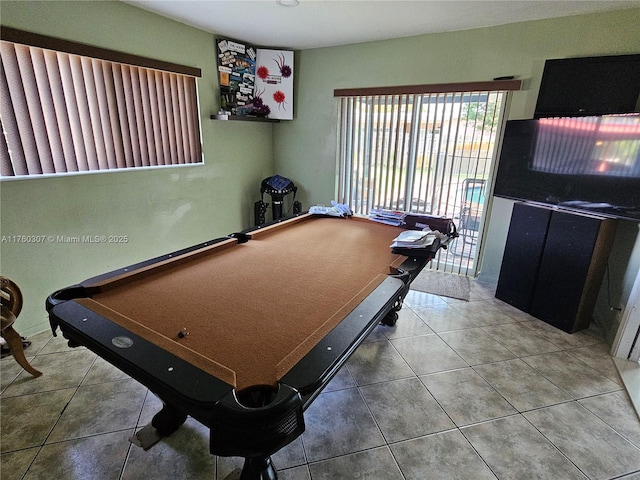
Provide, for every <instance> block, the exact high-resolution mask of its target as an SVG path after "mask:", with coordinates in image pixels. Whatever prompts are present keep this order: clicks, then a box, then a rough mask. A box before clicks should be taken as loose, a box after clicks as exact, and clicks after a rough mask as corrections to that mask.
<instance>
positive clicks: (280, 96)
mask: <svg viewBox="0 0 640 480" xmlns="http://www.w3.org/2000/svg"><path fill="white" fill-rule="evenodd" d="M273 99H274V100H275V101H276V103H277V104H278V108H280V107H282V108H284V106H283V105H284V104H285V103H287V102H285V99H286V96H285V94H284V92H282V91H281V90H276V92H275V93H274V94H273Z"/></svg>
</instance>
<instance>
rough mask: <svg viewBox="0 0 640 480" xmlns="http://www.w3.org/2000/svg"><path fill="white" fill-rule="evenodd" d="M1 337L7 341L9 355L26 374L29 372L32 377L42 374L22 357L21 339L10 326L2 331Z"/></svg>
mask: <svg viewBox="0 0 640 480" xmlns="http://www.w3.org/2000/svg"><path fill="white" fill-rule="evenodd" d="M2 336H3V337H4V339H5V340H6V341H7V345H9V348H10V349H11V353H12V354H13V358H15V359H16V362H18V364H19V365H20V366H21V367H22V368H24V369H25V370H26V371H27V372H29V373H30V374H31V375H33V376H34V377H39V376H40V375H42V372H40V371H38V370H36V369H35V368H33V367H32V366H31V365H30V364H29V362H28V361H27V359H26V358H25V356H24V349H23V348H22V337H20V335H18V332H16V331H15V330H14V329H13V327H12V326H9V327H7V328H5V329H4V330H3V331H2Z"/></svg>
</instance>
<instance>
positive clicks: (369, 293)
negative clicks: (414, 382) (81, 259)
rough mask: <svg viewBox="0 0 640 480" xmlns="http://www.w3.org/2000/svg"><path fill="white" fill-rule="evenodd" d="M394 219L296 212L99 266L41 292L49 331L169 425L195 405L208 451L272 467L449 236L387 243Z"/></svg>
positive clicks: (267, 470)
mask: <svg viewBox="0 0 640 480" xmlns="http://www.w3.org/2000/svg"><path fill="white" fill-rule="evenodd" d="M400 231H401V229H400V228H398V227H394V226H390V225H385V224H382V223H377V222H373V221H370V220H368V219H366V218H356V217H350V218H336V217H325V216H318V215H310V214H300V215H297V216H294V217H292V218H287V219H282V220H280V221H277V222H273V223H272V224H269V225H265V226H259V227H255V228H253V229H250V230H245V231H242V232H239V233H234V234H231V235H229V236H226V237H223V238H218V239H214V240H211V241H208V242H204V243H202V244H198V245H195V246H193V247H189V248H185V249H183V250H180V251H177V252H173V253H170V254H166V255H163V256H160V257H157V258H154V259H151V260H148V261H145V262H141V263H138V264H135V265H131V266H129V267H125V268H121V269H118V270H115V271H112V272H109V273H106V274H103V275H99V276H96V277H93V278H90V279H88V280H85V281H83V282H81V283H80V284H78V285H74V286H70V287H68V288H64V289H62V290H59V291H56V292H55V293H53V294H52V295H50V296H49V297H48V299H47V302H46V308H47V311H48V313H49V319H50V323H51V327H52V330H53V332H54V335H55V334H56V332H57V330H58V329H60V330H61V331H62V334H63V335H64V337H65V338H67V339H68V340H69V345H70V346H80V345H83V346H86V347H87V348H88V349H90V350H92V351H93V352H95V353H96V354H97V355H99V356H100V357H102V358H104V359H105V360H107V361H108V362H110V363H111V364H113V365H114V366H116V367H117V368H119V369H120V370H122V371H123V372H125V373H127V374H128V375H130V376H131V377H132V378H135V379H136V380H138V381H139V382H140V383H142V384H143V385H145V386H146V387H148V388H149V389H150V390H151V391H152V392H154V393H155V394H156V395H157V396H158V397H159V398H160V399H161V400H162V402H163V408H162V410H161V411H160V412H158V413H157V414H156V415H155V417H154V419H153V421H152V425H153V428H154V429H155V431H156V432H157V433H158V434H159V435H161V436H166V435H169V434H171V433H172V432H173V431H175V430H176V429H177V428H178V427H179V426H180V425H181V424H182V423H183V422H184V421H185V420H186V418H187V416H191V417H193V418H195V419H196V420H198V421H199V422H201V423H203V424H204V425H206V426H208V427H209V429H210V452H211V453H212V454H215V455H220V456H239V457H244V458H245V464H244V468H243V471H242V477H241V478H242V479H243V480H244V479H254V478H255V479H275V478H277V475H276V471H275V469H274V467H273V465H272V464H271V460H270V456H271V455H272V454H274V453H275V452H277V451H278V450H279V449H281V448H282V447H284V446H285V445H287V444H288V443H290V442H292V441H293V440H294V439H295V438H296V437H298V436H299V435H300V434H301V433H302V432H303V431H304V428H305V427H304V416H303V412H304V410H305V409H306V408H307V407H308V406H309V405H310V404H311V402H312V401H313V400H314V399H315V398H316V396H317V395H318V394H319V393H320V391H321V390H322V388H323V387H324V386H325V385H326V384H327V383H328V382H329V381H330V380H331V378H332V377H333V376H334V375H335V373H336V372H337V371H338V370H339V369H340V367H341V366H342V365H343V364H344V363H345V362H346V360H347V359H348V357H349V356H350V355H351V353H353V351H354V350H355V349H356V348H357V347H358V346H359V345H360V343H361V342H362V341H363V340H364V339H365V338H366V336H367V335H368V334H369V333H370V332H371V331H372V330H373V329H374V328H375V326H376V325H378V324H379V323H381V322H382V323H385V324H387V325H391V326H392V325H394V324H395V321H396V319H397V311H398V310H399V308H400V307H401V306H402V300H403V298H404V296H405V295H406V293H407V292H408V290H409V285H410V283H411V281H412V280H413V278H415V276H416V275H417V274H418V273H419V272H420V271H421V270H422V269H423V268H424V267H425V265H426V264H427V263H428V262H429V261H430V260H431V259H432V258H433V257H434V256H435V255H436V253H437V252H438V250H439V249H440V248H446V246H447V243H448V241H447V238H441V239H438V240H436V242H434V244H433V245H431V246H430V247H428V248H425V249H420V251H419V252H418V251H417V250H415V249H414V250H408V251H402V252H401V253H404V254H399V253H398V251H396V250H393V249H392V248H390V245H391V243H392V241H393V239H394V238H395V237H397V236H398V234H399V233H400Z"/></svg>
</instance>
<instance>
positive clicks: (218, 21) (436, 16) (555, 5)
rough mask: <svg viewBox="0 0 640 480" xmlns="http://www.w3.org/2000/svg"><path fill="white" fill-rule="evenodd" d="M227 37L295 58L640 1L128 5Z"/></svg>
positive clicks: (225, 0)
mask: <svg viewBox="0 0 640 480" xmlns="http://www.w3.org/2000/svg"><path fill="white" fill-rule="evenodd" d="M124 1H126V2H127V3H129V4H132V5H136V6H138V7H141V8H144V9H146V10H150V11H153V12H156V13H158V14H160V15H163V16H166V17H169V18H173V19H175V20H178V21H180V22H183V23H186V24H188V25H192V26H195V27H198V28H200V29H202V30H206V31H209V32H212V33H216V34H218V35H220V36H225V37H228V38H233V39H236V40H241V41H245V42H247V43H252V44H254V45H257V46H264V47H267V46H268V47H280V48H288V49H293V50H300V49H306V48H316V47H327V46H335V45H345V44H350V43H360V42H369V41H374V40H383V39H388V38H397V37H408V36H412V35H421V34H425V33H436V32H446V31H455V30H466V29H471V28H479V27H488V26H495V25H504V24H508V23H514V22H522V21H527V20H537V19H543V18H551V17H563V16H569V15H579V14H583V13H593V12H602V11H607V10H617V9H623V8H635V7H640V0H625V1H614V0H604V1H588V0H573V1H564V0H515V1H514V0H492V1H484V0H413V1H405V0H350V1H349V0H299V5H298V6H295V7H286V6H281V5H278V4H277V3H276V0H124Z"/></svg>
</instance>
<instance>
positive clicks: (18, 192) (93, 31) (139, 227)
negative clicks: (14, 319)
mask: <svg viewBox="0 0 640 480" xmlns="http://www.w3.org/2000/svg"><path fill="white" fill-rule="evenodd" d="M1 8H2V12H1V13H2V24H3V25H7V26H11V27H15V28H21V29H23V30H28V31H33V32H37V33H42V34H45V35H51V36H56V37H61V38H65V39H70V40H75V41H78V42H83V43H88V44H92V45H97V46H101V47H105V48H110V49H114V50H122V51H126V52H129V53H134V54H138V55H143V56H147V57H151V58H157V59H160V60H165V61H169V62H175V63H181V64H185V65H191V66H195V67H200V68H201V69H202V78H201V79H200V80H199V82H198V89H199V99H200V108H201V124H202V138H203V151H204V158H205V165H204V166H195V167H178V168H165V169H159V170H151V171H129V172H114V173H101V174H91V175H78V176H70V177H60V178H40V179H32V180H15V181H3V182H2V183H1V184H0V200H1V204H0V205H1V208H2V216H1V223H0V228H1V231H0V234H1V235H4V236H8V235H45V236H47V237H48V236H51V237H53V240H47V241H45V242H44V243H41V244H24V243H7V242H5V243H2V244H1V245H0V248H1V251H0V252H1V257H0V261H1V263H0V271H1V273H2V275H4V276H7V277H10V278H12V279H13V280H15V281H16V282H17V283H18V285H19V286H20V287H21V289H22V290H23V293H24V296H25V306H24V310H23V313H22V314H21V315H20V318H19V323H18V324H17V326H16V329H17V330H18V331H19V332H20V333H21V334H23V335H25V334H26V335H30V334H32V333H36V332H40V331H43V330H45V329H47V328H48V323H47V315H46V312H45V310H44V301H45V298H46V296H47V295H48V294H50V293H52V292H53V291H54V290H55V289H58V288H62V287H65V286H67V285H70V284H73V283H77V282H80V281H82V280H84V279H86V278H88V277H90V276H93V275H96V274H100V273H104V272H106V271H109V270H111V269H115V268H119V267H122V266H126V265H129V264H131V263H134V262H137V261H141V260H145V259H148V258H151V257H154V256H157V255H160V254H164V253H168V252H170V251H173V250H176V249H179V248H182V247H185V246H188V245H193V244H195V243H198V242H201V241H205V240H208V239H211V238H214V237H218V236H223V235H226V234H228V233H230V232H232V231H237V230H240V229H243V228H247V227H249V226H250V225H251V224H252V222H253V202H255V201H256V200H258V199H259V198H260V190H259V188H260V181H261V180H262V179H263V178H264V177H266V176H268V175H272V174H273V152H272V145H273V140H272V131H273V126H272V125H271V124H253V123H251V124H249V123H246V122H219V121H212V120H210V119H209V115H210V114H212V113H215V112H217V111H218V108H219V107H218V100H217V95H218V94H217V89H218V86H217V75H216V69H215V68H216V67H215V62H216V56H215V49H214V37H213V35H212V34H210V33H207V32H204V31H201V30H198V29H195V28H191V27H188V26H186V25H183V24H181V23H178V22H174V21H171V20H167V19H165V18H163V17H160V16H157V15H154V14H151V13H149V12H146V11H144V10H140V9H138V8H134V7H131V6H129V5H127V4H124V3H121V2H103V1H101V2H85V1H80V2H73V1H64V2H31V1H30V2H6V1H4V0H3V2H2V6H1ZM82 235H126V236H127V237H128V242H127V243H124V244H68V243H63V242H60V241H57V240H55V239H56V238H57V237H58V236H70V237H75V236H82Z"/></svg>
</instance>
